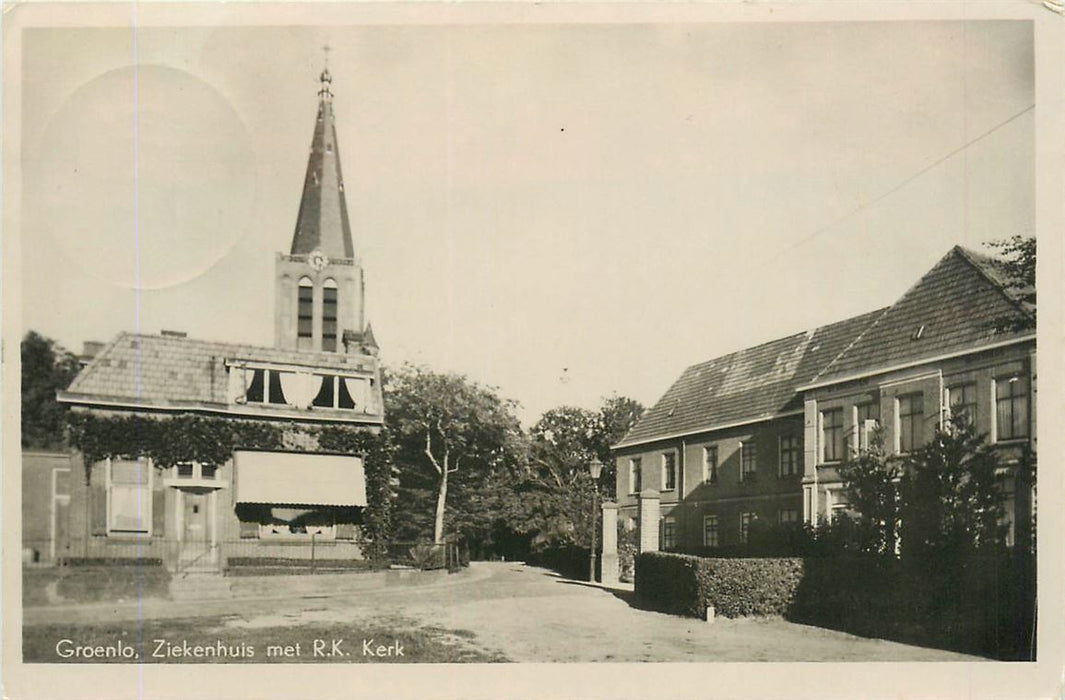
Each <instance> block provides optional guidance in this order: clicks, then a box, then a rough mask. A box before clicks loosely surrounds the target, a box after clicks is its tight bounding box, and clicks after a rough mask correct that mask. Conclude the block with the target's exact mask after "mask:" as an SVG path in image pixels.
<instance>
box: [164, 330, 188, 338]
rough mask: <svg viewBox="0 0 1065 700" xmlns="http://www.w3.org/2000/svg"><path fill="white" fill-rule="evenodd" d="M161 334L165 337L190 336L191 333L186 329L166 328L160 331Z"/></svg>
mask: <svg viewBox="0 0 1065 700" xmlns="http://www.w3.org/2000/svg"><path fill="white" fill-rule="evenodd" d="M160 334H161V335H162V336H163V337H164V338H188V337H189V334H188V333H186V332H185V331H168V330H166V329H165V328H164V329H163V330H162V331H160Z"/></svg>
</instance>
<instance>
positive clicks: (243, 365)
mask: <svg viewBox="0 0 1065 700" xmlns="http://www.w3.org/2000/svg"><path fill="white" fill-rule="evenodd" d="M249 365H250V366H249ZM341 371H342V370H341ZM375 396H376V394H375V392H374V378H373V377H371V376H366V375H357V374H340V373H339V372H338V373H337V374H322V373H318V372H313V371H312V370H311V369H309V368H305V367H300V366H285V365H279V366H270V365H266V363H263V362H255V361H242V360H237V361H233V362H232V363H231V364H230V368H229V401H230V403H232V404H237V405H242V404H244V405H249V406H251V405H259V406H269V407H272V408H273V407H277V408H290V409H295V410H300V411H304V410H313V409H315V408H324V409H337V410H345V411H358V412H362V413H374V412H376V411H377V408H376V399H375Z"/></svg>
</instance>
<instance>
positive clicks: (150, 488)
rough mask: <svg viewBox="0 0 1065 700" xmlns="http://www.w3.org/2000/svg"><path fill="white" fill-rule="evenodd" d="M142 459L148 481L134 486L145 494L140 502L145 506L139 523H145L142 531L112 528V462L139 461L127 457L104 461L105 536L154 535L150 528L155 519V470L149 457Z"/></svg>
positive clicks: (128, 485) (113, 485) (138, 536)
mask: <svg viewBox="0 0 1065 700" xmlns="http://www.w3.org/2000/svg"><path fill="white" fill-rule="evenodd" d="M143 459H144V463H145V466H146V472H147V474H148V481H147V483H142V484H137V485H136V487H137V488H138V489H141V490H143V491H145V492H146V493H147V498H144V499H142V501H141V502H142V503H144V504H145V509H146V512H145V514H144V515H142V516H141V522H143V523H146V525H147V527H146V528H145V529H143V530H120V529H117V528H114V527H112V524H113V523H114V516H115V512H114V503H113V501H114V498H113V494H112V491H113V489H114V487H115V483H114V478H113V466H114V462H115V461H120V462H137V461H140V460H139V459H137V458H132V459H130V458H128V457H121V458H118V459H117V460H114V459H112V458H111V457H108V458H107V459H106V460H105V462H106V467H105V479H104V485H105V489H104V493H105V494H106V505H105V511H106V513H105V516H106V519H107V522H106V525H107V528H106V532H107V536H108V537H136V538H142V537H151V536H152V535H153V534H154V533H153V531H152V526H153V525H154V522H155V517H154V516H155V513H154V512H153V507H154V501H155V468H154V465H153V463H152V459H151V457H144V458H143ZM118 485H119V486H126V487H130V486H134V485H133V484H118Z"/></svg>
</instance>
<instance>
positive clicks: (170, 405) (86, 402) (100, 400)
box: [56, 391, 384, 425]
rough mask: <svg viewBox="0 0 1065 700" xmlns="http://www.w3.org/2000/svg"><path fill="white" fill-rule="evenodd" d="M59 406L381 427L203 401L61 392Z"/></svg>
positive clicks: (327, 415)
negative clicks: (61, 404)
mask: <svg viewBox="0 0 1065 700" xmlns="http://www.w3.org/2000/svg"><path fill="white" fill-rule="evenodd" d="M56 398H57V400H58V401H59V402H60V403H64V404H68V405H70V406H71V407H80V408H89V409H92V408H97V409H103V410H114V411H142V412H153V413H182V412H191V413H205V414H210V415H220V416H231V417H237V418H258V419H262V420H291V421H296V422H303V423H353V424H360V425H384V416H383V415H381V414H366V413H363V414H358V415H355V416H352V415H351V414H350V412H348V411H335V412H334V411H329V412H326V411H324V410H318V411H316V412H314V413H309V412H306V411H300V410H297V409H270V408H257V407H254V406H247V405H240V406H236V407H234V406H231V405H228V404H221V403H209V402H202V401H187V402H180V401H157V400H145V399H135V398H128V397H110V396H106V397H105V396H98V395H92V394H79V393H72V392H66V391H61V392H58V393H57V395H56Z"/></svg>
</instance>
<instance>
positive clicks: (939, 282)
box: [811, 246, 1030, 384]
mask: <svg viewBox="0 0 1065 700" xmlns="http://www.w3.org/2000/svg"><path fill="white" fill-rule="evenodd" d="M1025 314H1028V312H1027V310H1026V309H1024V308H1023V307H1022V306H1021V304H1020V303H1019V302H1018V301H1017V300H1016V298H1015V297H1014V295H1012V294H1011V293H1010V291H1009V288H1008V286H1007V280H1006V277H1005V274H1004V272H1003V269H1002V266H1001V263H999V262H998V261H996V260H994V259H992V258H988V257H986V256H983V255H980V254H978V253H974V252H972V251H969V250H965V249H964V248H962V247H960V246H955V247H954V248H952V249H951V251H950V252H949V253H947V254H946V255H945V256H943V258H941V259H940V261H939V262H938V263H936V265H935V266H934V267H933V268H932V269H931V270H929V271H928V272H927V273H926V274H925V275H924V276H923V277H922V278H921V279H920V280H918V281H917V283H916V284H915V285H913V286H912V287H910V289H909V290H908V291H907V292H906V293H905V294H903V295H902V297H901V298H900V299H899V300H898V301H896V302H895V303H894V304H892V305H891V306H890V307H888V308H887V310H886V311H884V313H883V314H882V315H881V316H880V317H879V318H877V319H876V321H875V322H874V323H873V324H872V325H870V326H869V327H868V328H867V329H866V330H865V331H864V332H863V333H862V334H861V335H860V336H859V337H858V338H857V339H855V341H854V343H852V344H851V345H850V346H849V347H847V348H846V349H845V350H843V351H842V352H841V353H840V354H839V356H838V357H836V358H835V359H833V360H832V362H831V363H829V364H828V365H827V366H826V367H825V368H824V369H823V370H822V371H821V372H820V373H819V374H818V375H817V377H816V378H815V379H814V381H813V382H811V383H816V384H822V383H831V382H832V381H833V380H843V379H846V378H848V377H851V376H854V375H855V374H857V373H860V372H866V371H869V370H875V369H880V368H883V369H887V368H889V367H892V366H897V365H902V364H909V363H912V362H917V361H920V360H924V359H930V358H933V357H937V356H940V355H947V354H951V353H954V352H959V351H967V350H974V351H975V350H978V349H980V348H981V347H983V346H987V345H992V344H995V343H998V342H1002V341H1006V340H1010V339H1015V338H1020V337H1024V336H1025V335H1030V333H1029V334H1026V333H1019V332H1015V331H1007V330H1000V328H1001V326H1002V325H1003V324H1002V320H1003V319H1009V318H1017V317H1022V316H1024V315H1025Z"/></svg>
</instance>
